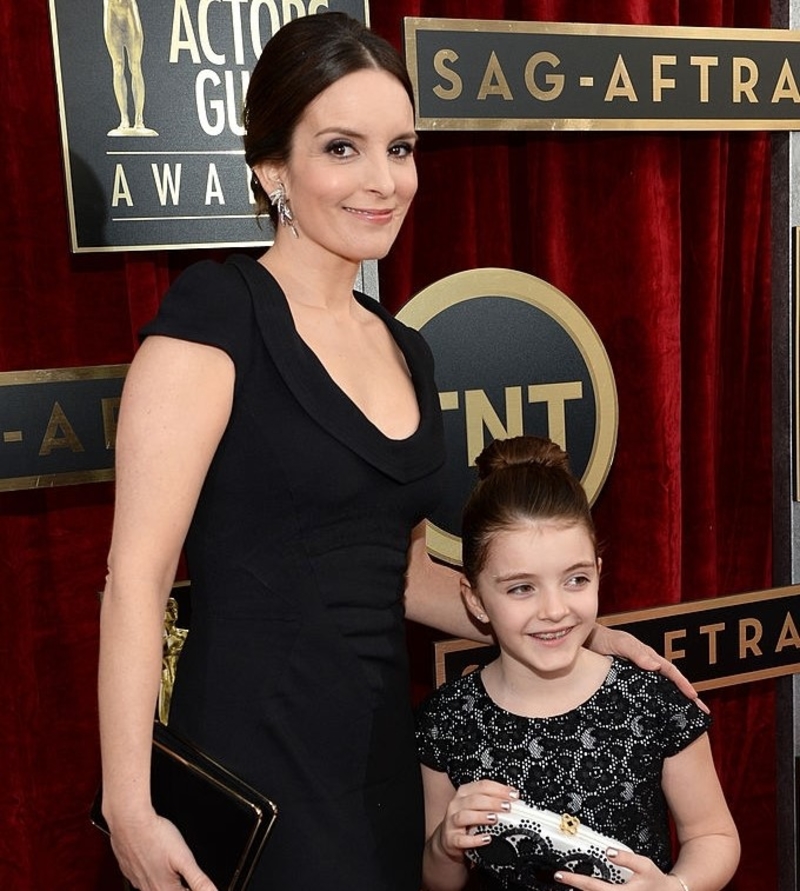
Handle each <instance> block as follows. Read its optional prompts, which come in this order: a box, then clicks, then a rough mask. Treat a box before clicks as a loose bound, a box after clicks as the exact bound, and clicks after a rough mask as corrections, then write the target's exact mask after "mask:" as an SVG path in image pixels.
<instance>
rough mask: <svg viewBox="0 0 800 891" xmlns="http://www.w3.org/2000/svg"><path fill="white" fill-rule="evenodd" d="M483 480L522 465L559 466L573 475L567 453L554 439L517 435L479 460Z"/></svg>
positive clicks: (490, 447) (497, 442) (495, 445)
mask: <svg viewBox="0 0 800 891" xmlns="http://www.w3.org/2000/svg"><path fill="white" fill-rule="evenodd" d="M475 464H476V465H477V467H478V477H479V479H482V480H485V479H486V478H487V477H489V476H491V475H492V474H493V473H496V472H497V471H498V470H505V469H506V468H508V467H517V466H519V465H521V464H537V465H539V466H540V467H558V468H559V469H561V470H564V471H566V472H567V473H569V458H568V456H567V453H566V452H565V451H564V450H563V449H562V448H561V446H559V445H557V444H556V443H554V442H553V441H552V440H550V439H545V438H544V437H542V436H515V437H512V438H511V439H496V440H495V441H494V442H492V443H490V444H489V445H488V446H486V448H485V449H484V450H483V451H482V452H481V454H480V455H479V456H478V457H477V458H476V459H475Z"/></svg>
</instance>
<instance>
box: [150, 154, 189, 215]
mask: <svg viewBox="0 0 800 891" xmlns="http://www.w3.org/2000/svg"><path fill="white" fill-rule="evenodd" d="M182 167H183V165H182V164H181V163H180V162H178V163H177V164H176V165H175V169H174V172H173V168H172V167H171V166H170V165H169V164H164V165H163V167H162V171H161V175H159V172H158V164H151V165H150V169H151V170H152V171H153V182H154V183H155V184H156V191H157V192H158V200H159V201H160V202H161V206H162V207H164V206H165V205H166V203H167V197H168V195H167V193H169V196H171V197H172V204H173V205H175V206H177V204H178V202H179V201H180V198H181V169H182Z"/></svg>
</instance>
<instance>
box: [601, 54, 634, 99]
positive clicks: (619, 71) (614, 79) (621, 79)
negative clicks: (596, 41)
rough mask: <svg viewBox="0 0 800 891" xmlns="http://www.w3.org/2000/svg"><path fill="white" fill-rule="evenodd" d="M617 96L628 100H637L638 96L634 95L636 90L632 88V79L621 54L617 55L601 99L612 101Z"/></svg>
mask: <svg viewBox="0 0 800 891" xmlns="http://www.w3.org/2000/svg"><path fill="white" fill-rule="evenodd" d="M618 97H619V98H622V99H628V100H629V101H630V102H638V101H639V97H638V96H637V95H636V90H635V89H634V88H633V81H632V80H631V76H630V74H629V73H628V69H627V67H626V65H625V60H624V59H623V58H622V54H620V55H619V56H617V61H616V63H615V64H614V70H613V71H612V72H611V77H610V79H609V81H608V88H607V89H606V95H605V96H604V98H603V101H604V102H612V101H613V100H614V99H616V98H618Z"/></svg>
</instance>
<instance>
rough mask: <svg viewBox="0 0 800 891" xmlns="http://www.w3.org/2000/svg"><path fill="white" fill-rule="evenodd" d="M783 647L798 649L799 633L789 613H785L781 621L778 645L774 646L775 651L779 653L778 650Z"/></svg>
mask: <svg viewBox="0 0 800 891" xmlns="http://www.w3.org/2000/svg"><path fill="white" fill-rule="evenodd" d="M784 647H794V648H795V649H800V634H798V632H797V625H795V623H794V619H793V618H792V614H791V613H786V618H785V619H784V622H783V628H781V633H780V637H779V638H778V645H777V646H776V647H775V652H776V653H780V651H781V650H782V649H783V648H784Z"/></svg>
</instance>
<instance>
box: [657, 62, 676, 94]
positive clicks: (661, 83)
mask: <svg viewBox="0 0 800 891" xmlns="http://www.w3.org/2000/svg"><path fill="white" fill-rule="evenodd" d="M677 61H678V57H677V56H653V102H661V98H662V96H661V94H662V93H663V92H664V90H674V89H675V78H674V77H664V67H665V66H667V65H675V64H677Z"/></svg>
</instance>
